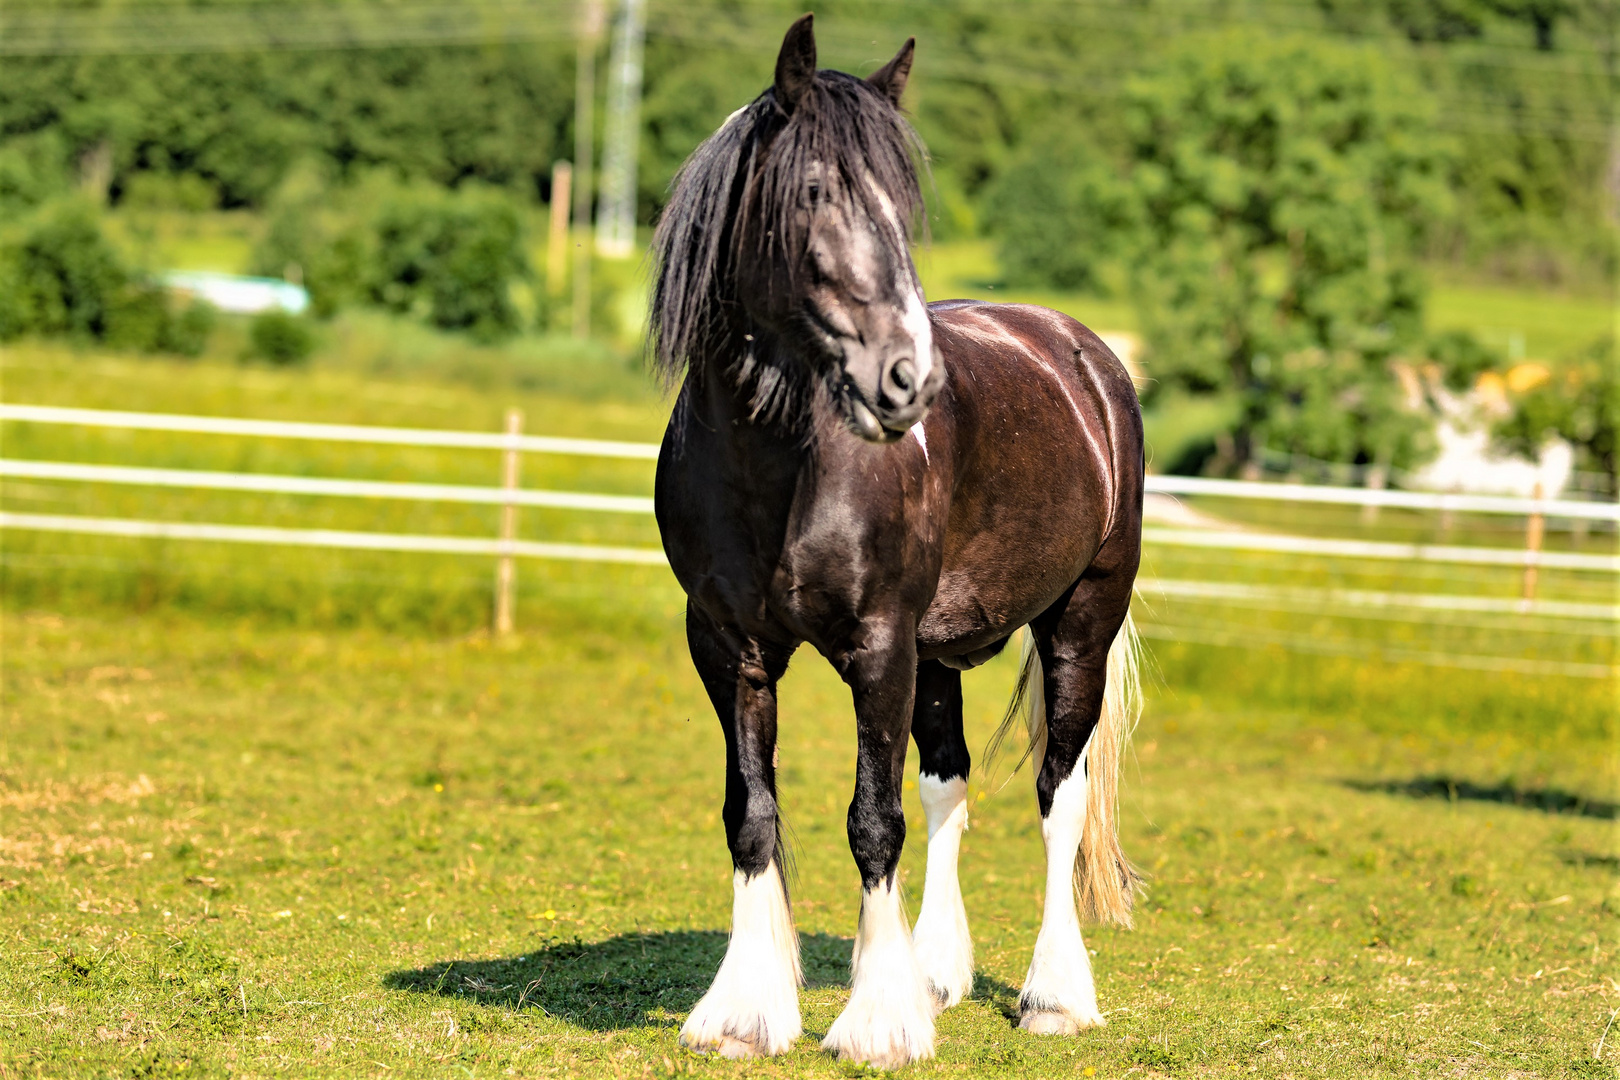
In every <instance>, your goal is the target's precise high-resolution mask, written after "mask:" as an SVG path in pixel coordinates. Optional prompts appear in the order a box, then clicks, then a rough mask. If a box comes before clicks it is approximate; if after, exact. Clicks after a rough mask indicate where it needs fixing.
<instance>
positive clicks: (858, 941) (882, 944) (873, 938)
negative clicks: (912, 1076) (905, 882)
mask: <svg viewBox="0 0 1620 1080" xmlns="http://www.w3.org/2000/svg"><path fill="white" fill-rule="evenodd" d="M853 966H854V969H855V970H854V974H853V977H852V978H851V979H850V984H851V985H850V994H849V1004H848V1005H847V1006H845V1008H844V1011H843V1013H842V1014H840V1015H839V1017H838V1019H837V1020H835V1021H833V1026H832V1027H831V1029H829V1030H828V1032H827V1037H826V1038H825V1039H823V1040H822V1042H821V1045H822V1046H823V1047H825V1048H826V1049H828V1050H831V1051H832V1052H833V1053H835V1054H837V1055H838V1056H839V1057H840V1058H843V1059H846V1060H851V1061H864V1062H866V1063H868V1064H870V1065H874V1066H876V1067H878V1068H880V1069H893V1068H898V1067H900V1066H901V1065H904V1064H906V1063H907V1062H911V1061H921V1060H922V1059H924V1058H931V1057H933V1056H934V1003H933V999H932V998H931V997H930V996H929V993H928V984H927V982H926V981H925V980H924V978H923V973H922V969H921V968H920V967H918V965H917V954H916V951H915V950H914V949H913V948H912V945H911V934H910V932H909V928H908V927H907V926H906V910H905V905H904V904H903V903H902V901H901V898H900V887H899V885H898V884H897V883H894V882H892V881H891V882H890V883H888V884H883V885H879V886H878V887H877V888H875V889H870V890H867V891H866V892H864V893H862V895H861V928H860V932H859V934H857V935H856V938H855V959H854V965H853Z"/></svg>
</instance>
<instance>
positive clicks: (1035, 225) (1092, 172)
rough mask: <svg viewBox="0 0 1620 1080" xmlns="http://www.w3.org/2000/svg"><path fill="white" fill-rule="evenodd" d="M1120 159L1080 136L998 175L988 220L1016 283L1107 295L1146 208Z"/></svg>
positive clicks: (1005, 268) (1007, 270) (1038, 152)
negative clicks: (1124, 178)
mask: <svg viewBox="0 0 1620 1080" xmlns="http://www.w3.org/2000/svg"><path fill="white" fill-rule="evenodd" d="M1134 196H1135V192H1133V191H1132V190H1131V189H1130V188H1129V186H1128V185H1126V184H1123V183H1121V181H1120V178H1119V173H1118V170H1117V169H1116V167H1115V165H1114V163H1113V162H1112V161H1110V160H1108V159H1107V158H1105V157H1103V156H1101V155H1098V154H1096V153H1092V152H1089V151H1088V149H1087V148H1086V146H1085V145H1084V144H1083V143H1082V142H1080V141H1079V140H1075V139H1066V140H1064V141H1063V142H1062V143H1061V144H1060V145H1057V146H1052V145H1048V146H1044V147H1041V148H1040V149H1038V150H1036V151H1035V152H1034V153H1032V154H1029V155H1026V156H1025V157H1023V158H1022V159H1020V160H1019V161H1018V162H1016V163H1015V164H1014V165H1012V166H1011V167H1010V168H1008V169H1007V171H1006V172H1005V173H1003V174H1002V175H1001V177H1000V178H999V179H998V180H997V181H996V183H995V186H994V187H993V188H992V190H991V194H990V199H989V201H990V207H991V209H990V212H989V214H988V216H987V218H986V224H987V225H988V226H989V228H990V229H991V230H992V231H994V232H995V234H996V236H997V239H998V241H999V243H1000V249H1001V265H1002V270H1003V271H1004V272H1005V273H1006V275H1007V277H1008V279H1009V280H1010V281H1011V282H1012V283H1013V284H1016V285H1053V286H1056V287H1058V288H1060V289H1072V290H1083V291H1087V292H1096V293H1101V294H1103V295H1108V294H1109V293H1111V292H1113V291H1115V290H1116V288H1117V285H1118V283H1117V281H1116V280H1115V279H1116V275H1115V274H1113V273H1111V271H1112V270H1113V269H1114V267H1115V266H1116V265H1117V263H1118V262H1119V260H1120V259H1121V258H1122V257H1126V255H1127V252H1128V251H1129V249H1130V246H1131V244H1132V242H1133V241H1134V240H1135V238H1136V236H1137V234H1138V229H1139V228H1140V224H1141V220H1140V219H1141V207H1140V205H1139V200H1137V199H1136V198H1135V197H1134Z"/></svg>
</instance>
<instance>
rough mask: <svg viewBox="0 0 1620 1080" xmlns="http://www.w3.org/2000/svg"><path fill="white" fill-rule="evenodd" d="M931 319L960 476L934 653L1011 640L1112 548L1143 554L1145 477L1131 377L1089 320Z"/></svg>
mask: <svg viewBox="0 0 1620 1080" xmlns="http://www.w3.org/2000/svg"><path fill="white" fill-rule="evenodd" d="M929 314H930V318H931V321H932V323H933V325H934V331H935V333H934V339H935V341H936V342H937V343H938V345H939V348H940V352H941V354H942V356H943V358H944V361H945V365H946V371H947V380H946V386H945V389H944V390H943V391H942V393H941V400H940V401H938V402H936V403H935V409H936V410H941V409H942V408H943V412H944V414H945V417H946V423H947V424H948V425H949V429H950V430H949V437H950V441H951V466H952V469H953V470H954V475H953V476H952V483H951V489H952V490H951V508H950V512H949V525H948V526H947V530H946V541H945V552H944V558H943V561H942V568H941V574H940V582H939V589H938V591H937V592H936V596H935V601H934V603H933V604H932V605H931V606H930V608H929V612H928V614H927V616H925V618H924V620H923V626H922V628H921V631H920V636H921V638H922V641H921V644H922V645H923V647H924V648H925V649H927V650H928V651H933V649H932V648H930V646H948V647H955V646H956V645H959V644H961V643H962V642H963V641H964V640H969V641H982V640H983V639H985V638H986V637H987V636H993V635H994V634H996V633H1001V632H1004V631H1005V632H1010V631H1011V630H1012V629H1016V628H1017V627H1018V626H1020V625H1022V624H1023V623H1024V622H1026V621H1028V619H1029V618H1031V617H1033V616H1034V615H1035V614H1038V613H1039V612H1040V611H1041V610H1044V608H1045V606H1046V605H1047V604H1050V603H1051V602H1052V601H1053V600H1055V599H1056V598H1057V597H1058V596H1060V595H1061V594H1062V593H1063V592H1064V590H1066V589H1067V588H1068V586H1070V585H1072V584H1073V583H1074V582H1075V581H1076V580H1077V579H1078V578H1079V577H1080V575H1081V574H1083V573H1084V572H1085V571H1086V569H1087V568H1088V567H1090V566H1091V565H1092V563H1093V561H1094V560H1096V559H1097V557H1098V553H1099V551H1102V550H1103V548H1104V545H1105V544H1108V543H1109V542H1110V540H1113V541H1114V544H1113V545H1112V546H1114V547H1129V548H1134V547H1135V545H1136V544H1138V543H1139V537H1140V528H1141V522H1140V515H1141V489H1142V472H1143V468H1142V425H1141V413H1140V410H1139V407H1138V405H1137V401H1136V392H1135V388H1134V387H1133V385H1132V383H1131V379H1130V375H1129V374H1128V373H1127V372H1126V370H1125V366H1124V365H1123V364H1122V363H1121V362H1120V361H1119V359H1118V358H1117V357H1116V356H1114V354H1113V352H1112V351H1111V350H1110V349H1109V348H1108V346H1107V345H1106V344H1104V343H1103V341H1102V340H1101V339H1100V338H1098V337H1097V335H1096V334H1094V333H1092V331H1090V330H1089V329H1087V328H1086V327H1085V326H1083V325H1082V324H1081V323H1079V322H1078V321H1076V320H1075V319H1072V318H1070V317H1069V316H1067V315H1064V314H1062V313H1061V312H1057V311H1052V310H1050V309H1047V308H1041V307H1035V306H1033V305H1028V304H991V303H984V302H979V301H964V300H947V301H943V302H940V303H936V304H931V305H929ZM935 425H936V421H934V420H932V419H931V420H930V421H929V424H928V426H929V428H930V430H931V431H932V429H933V428H934V427H935ZM1132 566H1133V567H1134V559H1133V561H1132Z"/></svg>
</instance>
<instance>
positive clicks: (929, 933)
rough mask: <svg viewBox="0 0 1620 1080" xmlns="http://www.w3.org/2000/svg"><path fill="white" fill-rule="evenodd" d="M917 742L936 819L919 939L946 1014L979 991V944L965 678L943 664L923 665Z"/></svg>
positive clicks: (915, 714) (920, 959) (920, 783)
mask: <svg viewBox="0 0 1620 1080" xmlns="http://www.w3.org/2000/svg"><path fill="white" fill-rule="evenodd" d="M911 735H912V738H914V739H916V741H917V754H918V757H919V758H920V759H921V760H920V764H919V766H918V769H917V788H918V790H919V792H920V793H921V795H922V804H923V810H924V811H925V812H926V813H927V815H928V876H927V878H926V879H925V881H924V884H923V901H922V910H921V911H920V912H918V914H917V928H916V930H914V931H913V932H912V935H911V940H912V943H913V944H914V945H915V946H916V950H917V963H918V964H919V965H921V967H922V971H923V977H924V978H925V979H927V981H928V990H929V992H930V993H931V994H933V997H934V1005H935V1007H936V1008H938V1009H941V1010H943V1009H948V1008H950V1007H951V1006H952V1005H955V1004H956V1003H957V1002H959V1001H961V1000H962V999H963V998H964V997H966V996H967V994H968V992H969V991H971V990H972V989H973V939H972V937H970V936H969V934H968V923H967V910H966V909H965V908H964V907H963V906H962V887H961V884H960V882H959V881H958V880H957V875H956V859H957V854H958V852H959V851H960V850H961V846H962V830H963V829H965V828H966V827H967V776H968V769H969V768H970V767H971V766H972V759H971V758H970V757H969V756H968V748H967V741H966V740H965V739H964V738H963V737H962V673H961V672H960V671H955V670H952V669H951V668H948V667H946V666H945V665H944V664H941V663H940V662H939V661H938V660H924V661H923V662H922V663H920V664H918V665H917V701H916V704H915V706H914V707H913V709H912V714H911Z"/></svg>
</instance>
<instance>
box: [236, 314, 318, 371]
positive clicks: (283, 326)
mask: <svg viewBox="0 0 1620 1080" xmlns="http://www.w3.org/2000/svg"><path fill="white" fill-rule="evenodd" d="M314 351H315V330H314V328H313V327H311V326H310V325H309V320H307V319H302V318H300V317H298V316H297V315H293V314H291V313H289V312H286V311H282V310H281V309H280V308H272V309H270V310H269V311H264V312H260V313H259V314H257V315H255V316H253V321H252V322H251V323H249V324H248V355H249V356H250V357H256V358H258V359H260V360H267V361H269V362H270V363H272V364H275V365H277V366H279V367H286V366H289V365H292V364H301V363H303V362H304V361H305V360H308V359H309V354H310V353H312V352H314Z"/></svg>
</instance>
